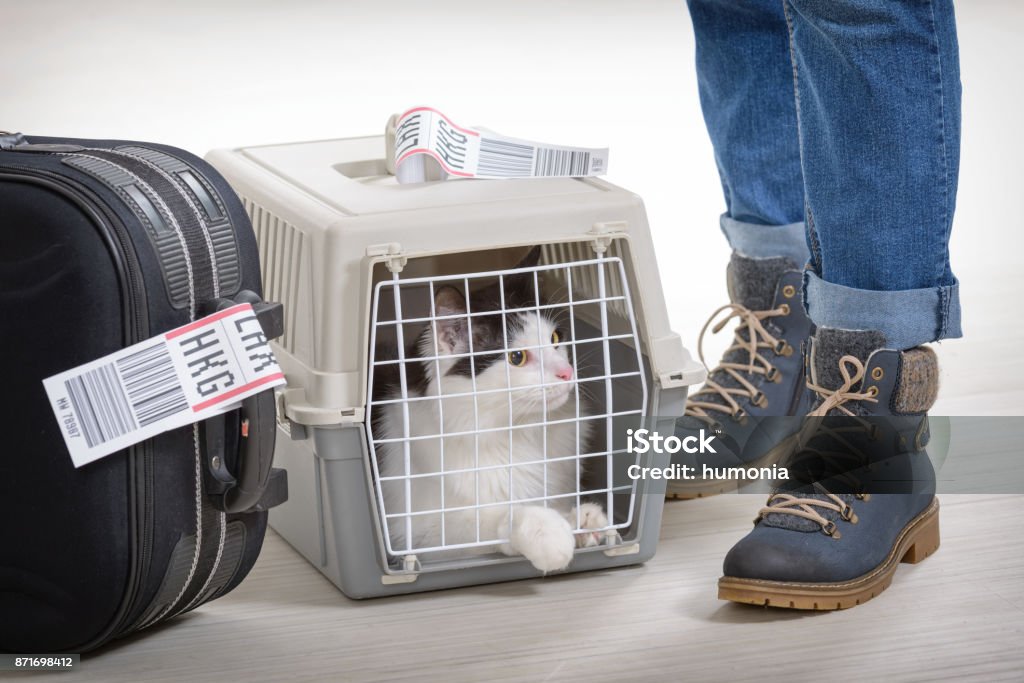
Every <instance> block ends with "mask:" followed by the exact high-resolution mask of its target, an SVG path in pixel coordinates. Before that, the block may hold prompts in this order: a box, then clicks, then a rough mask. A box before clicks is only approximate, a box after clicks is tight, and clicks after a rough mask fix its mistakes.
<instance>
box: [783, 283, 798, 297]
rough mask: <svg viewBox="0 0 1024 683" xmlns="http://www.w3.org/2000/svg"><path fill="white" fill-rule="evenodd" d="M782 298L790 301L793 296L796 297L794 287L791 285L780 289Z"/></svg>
mask: <svg viewBox="0 0 1024 683" xmlns="http://www.w3.org/2000/svg"><path fill="white" fill-rule="evenodd" d="M782 296H784V297H786V298H787V299H792V298H793V297H794V296H796V287H794V286H793V285H786V286H785V287H783V288H782Z"/></svg>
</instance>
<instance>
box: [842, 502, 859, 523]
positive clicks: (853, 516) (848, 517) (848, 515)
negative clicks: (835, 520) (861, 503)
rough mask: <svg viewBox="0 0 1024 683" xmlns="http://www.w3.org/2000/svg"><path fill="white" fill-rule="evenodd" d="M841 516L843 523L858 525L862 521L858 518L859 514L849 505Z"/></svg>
mask: <svg viewBox="0 0 1024 683" xmlns="http://www.w3.org/2000/svg"><path fill="white" fill-rule="evenodd" d="M839 516H840V517H842V519H843V521H845V522H849V523H850V524H856V523H857V522H859V521H860V519H858V518H857V513H856V512H854V511H853V506H851V505H847V506H846V507H845V508H843V509H842V510H841V511H840V512H839Z"/></svg>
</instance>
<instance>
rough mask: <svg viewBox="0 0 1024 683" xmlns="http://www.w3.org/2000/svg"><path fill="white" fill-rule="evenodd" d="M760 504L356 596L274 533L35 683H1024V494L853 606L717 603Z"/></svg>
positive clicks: (735, 504)
mask: <svg viewBox="0 0 1024 683" xmlns="http://www.w3.org/2000/svg"><path fill="white" fill-rule="evenodd" d="M760 502H761V499H760V498H759V497H757V498H755V497H753V496H746V495H726V496H719V497H717V498H711V499H706V500H697V501H679V502H671V503H669V504H668V506H667V508H666V518H665V524H664V526H663V529H662V542H661V546H660V548H659V552H658V555H657V556H656V557H655V558H654V559H653V560H652V561H651V562H649V563H648V564H647V565H645V566H641V567H635V568H626V569H619V570H613V571H607V572H598V573H590V574H580V575H574V576H563V577H558V578H550V579H545V580H531V581H520V582H515V583H507V584H501V585H493V586H485V587H476V588H463V589H457V590H450V591H444V592H436V593H431V594H423V595H416V596H408V597H397V598H386V599H380V600H374V601H364V602H356V601H351V600H348V599H346V598H345V597H343V596H342V595H341V594H340V593H339V592H337V591H336V590H335V589H334V587H333V586H332V585H331V584H330V583H328V582H327V581H326V580H325V579H324V578H322V577H321V576H320V575H319V574H318V573H317V572H316V570H314V569H313V568H312V567H311V566H310V565H308V564H307V563H306V562H305V561H304V560H302V559H301V558H300V557H299V556H298V555H297V554H296V553H295V552H294V551H292V550H291V548H289V547H288V546H287V545H286V544H285V543H284V542H283V541H282V540H281V539H280V538H279V537H277V536H276V535H273V534H272V535H271V536H270V538H269V539H268V541H267V544H266V548H265V550H264V553H263V555H262V557H261V558H260V560H259V562H258V564H257V565H256V568H255V570H254V571H253V573H252V574H251V576H250V577H249V578H248V579H247V580H246V581H245V583H243V584H242V586H241V587H240V588H238V589H237V590H236V591H235V592H234V593H232V594H231V595H229V596H228V597H226V598H224V599H222V600H219V601H217V602H215V603H212V604H210V605H207V606H205V607H203V608H201V609H200V610H199V611H198V612H195V613H192V614H190V615H188V616H185V617H182V618H180V619H178V620H176V621H175V622H173V623H171V624H168V625H165V626H163V627H161V628H160V629H158V630H157V631H155V632H150V633H146V634H144V635H141V636H136V637H134V638H132V639H129V640H127V641H124V642H121V643H116V644H114V645H113V646H111V647H108V648H106V649H105V650H104V651H103V652H101V653H99V654H96V655H93V656H91V657H89V658H88V659H86V660H85V661H84V662H83V665H82V669H81V670H80V671H79V672H78V673H77V674H70V675H65V674H54V675H52V676H44V675H35V676H32V678H31V680H33V681H45V680H50V679H51V678H52V680H55V681H56V680H63V681H67V680H70V679H72V678H73V679H74V680H76V681H81V680H89V681H140V680H168V681H170V680H175V681H216V682H218V683H223V682H224V681H235V680H239V681H243V680H244V681H253V682H255V681H279V680H290V681H315V680H340V681H349V680H351V681H401V680H421V681H442V680H443V681H545V680H551V681H563V680H564V681H568V680H574V681H579V680H582V681H645V680H692V681H748V680H749V681H758V682H759V683H761V682H763V681H774V680H780V679H782V678H783V677H784V676H785V677H787V678H789V680H794V681H804V680H808V681H809V680H815V681H822V680H887V681H891V680H921V681H937V680H962V679H964V678H971V679H974V680H983V681H997V680H1007V681H1010V680H1013V681H1020V680H1021V679H1022V676H1024V653H1022V650H1021V647H1020V645H1021V639H1022V635H1024V634H1022V630H1024V629H1022V626H1024V562H1022V560H1024V558H1022V549H1021V548H1022V546H1021V544H1020V532H1019V528H1020V520H1021V518H1022V517H1024V497H1020V496H984V495H973V496H969V495H959V496H946V497H945V498H943V501H942V502H943V510H942V515H943V517H942V532H943V538H942V548H941V549H940V551H939V552H938V553H936V554H935V555H934V556H932V557H931V558H929V559H928V560H927V561H926V562H924V563H922V564H920V565H916V566H910V565H903V566H901V568H900V569H899V571H898V573H897V575H896V579H895V581H894V583H893V585H892V587H891V588H890V589H889V590H888V591H886V592H885V593H883V594H882V595H881V596H880V597H879V598H876V599H875V600H873V601H871V602H869V603H867V604H865V605H862V606H860V607H857V608H855V609H852V610H847V611H844V612H834V613H806V612H793V611H786V610H775V609H764V608H758V607H747V606H742V605H734V604H731V603H724V602H720V601H718V600H717V599H716V598H715V580H716V579H717V578H718V574H719V570H720V567H721V560H722V557H723V555H724V553H725V552H726V550H728V548H729V546H730V545H731V544H732V543H733V542H734V541H735V540H736V539H737V538H738V537H739V536H740V535H742V534H743V533H744V532H745V531H746V529H747V528H748V527H749V524H750V519H751V517H752V516H753V514H754V512H755V509H756V508H757V507H759V505H760Z"/></svg>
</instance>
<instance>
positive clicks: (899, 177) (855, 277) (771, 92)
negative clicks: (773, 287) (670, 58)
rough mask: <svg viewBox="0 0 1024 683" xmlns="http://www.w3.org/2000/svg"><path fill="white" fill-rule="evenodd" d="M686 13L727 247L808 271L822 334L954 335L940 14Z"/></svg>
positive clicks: (955, 119) (707, 3)
mask: <svg viewBox="0 0 1024 683" xmlns="http://www.w3.org/2000/svg"><path fill="white" fill-rule="evenodd" d="M688 4H689V7H690V15H691V18H692V20H693V27H694V34H695V36H696V42H697V76H698V84H699V88H700V101H701V107H702V109H703V112H704V119H705V122H706V124H707V128H708V132H709V134H710V136H711V142H712V145H713V147H714V150H715V161H716V163H717V165H718V169H719V173H720V175H721V178H722V187H723V190H724V192H725V200H726V213H725V215H724V216H723V217H722V230H723V232H725V234H726V237H727V238H728V239H729V243H730V245H731V246H732V247H733V249H735V250H736V251H738V252H740V253H741V254H744V255H746V256H750V257H753V258H769V257H775V256H788V257H790V258H791V259H793V260H794V261H796V262H797V263H798V264H803V263H804V262H805V261H806V262H807V270H806V274H805V280H804V303H805V305H806V307H807V312H808V315H809V316H810V318H811V320H812V321H813V322H814V323H815V324H816V325H818V326H827V327H838V328H843V329H857V330H864V329H870V330H878V331H880V332H882V333H883V334H885V336H886V339H887V346H888V347H890V348H895V349H906V348H910V347H913V346H916V345H918V344H923V343H927V342H931V341H936V340H939V339H944V338H952V337H959V336H961V334H962V332H961V329H960V299H959V286H958V283H957V279H956V278H955V277H954V276H953V272H952V270H951V269H950V264H949V233H950V227H951V225H952V218H953V210H954V206H955V202H956V189H957V174H958V170H959V163H960V66H959V57H958V48H957V38H956V25H955V22H954V17H953V3H952V0H930V1H929V0H688Z"/></svg>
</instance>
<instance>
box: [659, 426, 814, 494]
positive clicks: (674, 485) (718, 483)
mask: <svg viewBox="0 0 1024 683" xmlns="http://www.w3.org/2000/svg"><path fill="white" fill-rule="evenodd" d="M798 436H799V434H793V435H792V436H789V437H787V438H785V439H783V440H782V441H781V442H780V443H779V445H777V446H775V448H773V449H771V450H770V451H768V452H767V453H766V454H764V455H763V456H761V457H760V458H758V459H757V460H755V461H753V462H751V463H748V464H746V465H744V467H754V468H760V467H771V466H772V465H774V464H775V463H777V462H779V461H781V460H782V456H783V455H785V454H786V453H787V452H788V451H789V450H790V449H791V448H792V445H793V443H794V442H795V441H796V439H797V437H798ZM744 483H746V482H744V481H740V480H737V479H684V480H681V481H680V480H671V481H669V482H668V486H667V488H666V491H665V498H668V499H669V500H693V499H694V498H708V497H710V496H717V495H718V494H720V493H730V492H732V491H735V490H736V489H738V488H739V487H740V485H742V484H744Z"/></svg>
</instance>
